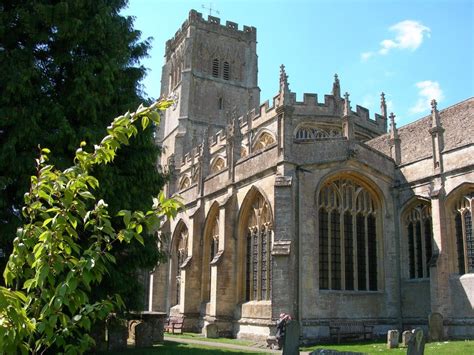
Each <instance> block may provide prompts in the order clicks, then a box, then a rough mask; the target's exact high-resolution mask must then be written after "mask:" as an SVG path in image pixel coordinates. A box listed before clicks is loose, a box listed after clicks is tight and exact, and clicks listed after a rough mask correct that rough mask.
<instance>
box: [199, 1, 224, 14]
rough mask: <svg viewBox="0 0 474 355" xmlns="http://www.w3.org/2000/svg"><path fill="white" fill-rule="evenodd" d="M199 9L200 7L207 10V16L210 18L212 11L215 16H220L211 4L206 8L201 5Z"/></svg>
mask: <svg viewBox="0 0 474 355" xmlns="http://www.w3.org/2000/svg"><path fill="white" fill-rule="evenodd" d="M201 7H202V8H203V9H204V10H208V11H209V16H212V11H214V12H215V13H216V14H217V15H220V12H219V11H218V10H216V9H214V8H213V7H212V2H210V3H209V7H206V6H205V5H204V4H203V5H201Z"/></svg>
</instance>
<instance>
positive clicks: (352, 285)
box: [319, 179, 380, 291]
mask: <svg viewBox="0 0 474 355" xmlns="http://www.w3.org/2000/svg"><path fill="white" fill-rule="evenodd" d="M379 215H380V213H379V211H378V210H377V207H376V203H375V201H374V199H373V197H372V194H371V193H370V192H369V191H367V190H366V189H365V188H364V187H362V186H361V185H359V184H358V183H356V182H355V181H353V180H351V179H338V180H333V181H331V182H330V183H327V184H326V185H324V186H323V187H322V189H321V191H320V193H319V288H320V289H321V290H351V291H352V290H354V291H357V290H359V291H366V290H370V291H376V290H377V289H378V284H377V278H378V271H377V236H378V233H379V232H378V231H377V230H378V228H377V218H378V216H379Z"/></svg>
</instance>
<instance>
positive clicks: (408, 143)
mask: <svg viewBox="0 0 474 355" xmlns="http://www.w3.org/2000/svg"><path fill="white" fill-rule="evenodd" d="M439 113H440V121H441V126H442V127H443V128H444V130H445V131H444V151H448V150H451V149H454V148H459V147H462V146H465V145H469V144H472V143H474V126H473V121H474V97H471V98H469V99H467V100H464V101H461V102H459V103H457V104H455V105H453V106H450V107H448V108H446V109H444V110H442V111H440V112H439ZM431 122H432V119H431V115H428V116H425V117H423V118H421V119H419V120H417V121H415V122H413V123H410V124H407V125H406V126H403V127H400V128H399V129H398V136H399V138H400V148H401V164H408V163H411V162H414V161H417V160H420V159H424V158H429V157H431V156H432V154H433V151H432V143H431V134H430V132H429V129H430V128H431ZM389 141H390V134H389V133H387V134H384V135H382V136H380V137H377V138H374V139H371V140H370V141H367V142H365V143H366V144H367V145H368V146H370V147H372V148H374V149H376V150H378V151H380V152H381V153H384V154H385V155H388V156H390V145H389Z"/></svg>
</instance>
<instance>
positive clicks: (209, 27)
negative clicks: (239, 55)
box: [165, 10, 257, 58]
mask: <svg viewBox="0 0 474 355" xmlns="http://www.w3.org/2000/svg"><path fill="white" fill-rule="evenodd" d="M191 26H195V27H197V28H200V29H203V30H205V31H212V32H217V33H219V34H224V35H226V36H231V37H234V38H237V39H239V40H242V41H250V42H256V40H257V29H256V28H255V27H253V26H245V25H244V26H243V28H242V30H239V25H238V24H237V23H236V22H232V21H226V22H225V24H221V19H220V18H218V17H215V16H211V15H209V16H208V17H207V20H206V19H205V18H204V17H203V15H202V13H200V12H197V11H196V10H191V11H190V12H189V16H188V19H187V20H186V21H184V23H183V24H182V25H181V28H180V29H179V30H178V31H176V33H175V35H174V37H173V38H171V39H170V40H168V41H167V42H166V49H165V55H166V57H167V58H168V57H169V56H170V54H171V53H173V51H174V50H175V49H176V46H178V45H179V44H180V43H181V41H182V40H183V38H184V37H186V36H187V34H188V31H189V29H190V27H191Z"/></svg>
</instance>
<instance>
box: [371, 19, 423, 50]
mask: <svg viewBox="0 0 474 355" xmlns="http://www.w3.org/2000/svg"><path fill="white" fill-rule="evenodd" d="M389 30H390V31H392V32H395V38H394V39H384V40H383V41H382V42H380V47H381V48H380V50H379V54H382V55H385V54H387V53H388V52H389V51H390V50H392V49H394V48H398V49H409V50H412V51H414V50H416V49H417V48H418V47H419V46H420V45H421V44H422V43H423V40H424V39H425V36H426V37H430V34H431V29H430V28H429V27H426V26H424V25H422V24H421V23H420V22H418V21H412V20H405V21H402V22H399V23H397V24H395V25H393V26H391V27H390V28H389Z"/></svg>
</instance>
